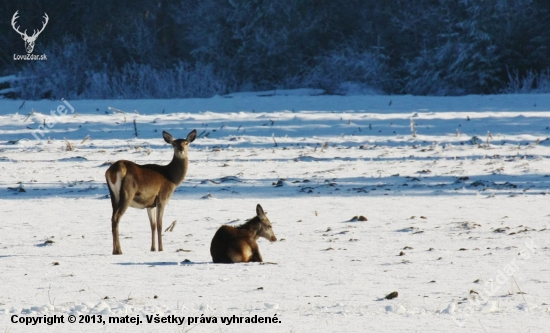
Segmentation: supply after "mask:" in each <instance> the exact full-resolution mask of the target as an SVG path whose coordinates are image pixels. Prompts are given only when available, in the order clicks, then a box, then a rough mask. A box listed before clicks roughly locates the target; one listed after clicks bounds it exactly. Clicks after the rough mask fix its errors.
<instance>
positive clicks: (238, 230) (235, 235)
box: [210, 205, 277, 264]
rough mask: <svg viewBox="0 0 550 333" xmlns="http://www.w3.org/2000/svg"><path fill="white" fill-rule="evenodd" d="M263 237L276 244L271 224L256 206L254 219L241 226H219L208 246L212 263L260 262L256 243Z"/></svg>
mask: <svg viewBox="0 0 550 333" xmlns="http://www.w3.org/2000/svg"><path fill="white" fill-rule="evenodd" d="M260 237H263V238H265V239H267V240H269V241H270V242H276V241H277V237H275V233H274V232H273V228H272V227H271V222H269V219H268V218H267V216H265V213H264V210H263V209H262V206H260V205H257V206H256V217H254V218H252V219H250V220H249V221H248V222H246V223H245V224H243V225H240V226H238V227H232V226H228V225H223V226H221V227H220V228H219V229H218V231H216V234H215V235H214V238H212V243H211V244H210V254H211V255H212V261H213V262H214V263H221V264H231V263H237V262H262V255H261V254H260V250H259V248H258V243H256V241H257V240H258V238H260Z"/></svg>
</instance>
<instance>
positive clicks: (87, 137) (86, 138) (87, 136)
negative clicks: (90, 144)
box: [80, 134, 90, 144]
mask: <svg viewBox="0 0 550 333" xmlns="http://www.w3.org/2000/svg"><path fill="white" fill-rule="evenodd" d="M88 139H90V134H88V135H86V137H85V138H84V140H82V142H81V143H80V144H83V143H84V142H85V141H86V140H88Z"/></svg>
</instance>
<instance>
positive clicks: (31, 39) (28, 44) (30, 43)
mask: <svg viewBox="0 0 550 333" xmlns="http://www.w3.org/2000/svg"><path fill="white" fill-rule="evenodd" d="M18 13H19V11H16V12H15V14H13V17H12V18H11V26H12V27H13V30H15V31H17V33H18V34H20V35H21V38H23V40H24V41H25V49H26V50H27V53H32V50H34V43H35V42H36V39H37V38H38V36H39V35H40V34H41V33H42V31H44V28H45V27H46V25H48V21H49V20H50V18H49V17H48V14H46V13H44V16H42V17H43V18H44V19H45V21H44V22H42V29H40V30H33V34H32V36H29V35H27V29H25V31H24V32H21V31H19V27H15V25H16V24H17V23H16V22H15V21H17V19H18V18H19V16H17V14H18Z"/></svg>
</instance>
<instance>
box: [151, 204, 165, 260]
mask: <svg viewBox="0 0 550 333" xmlns="http://www.w3.org/2000/svg"><path fill="white" fill-rule="evenodd" d="M162 214H164V204H162V203H161V202H160V200H159V199H157V234H158V238H159V251H162ZM153 237H154V235H153Z"/></svg>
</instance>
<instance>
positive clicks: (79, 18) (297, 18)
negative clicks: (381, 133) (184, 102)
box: [0, 0, 550, 99]
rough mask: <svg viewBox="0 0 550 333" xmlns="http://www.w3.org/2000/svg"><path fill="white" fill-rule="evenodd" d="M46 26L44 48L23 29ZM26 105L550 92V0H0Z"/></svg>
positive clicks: (10, 69) (9, 54) (6, 61)
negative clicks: (285, 94)
mask: <svg viewBox="0 0 550 333" xmlns="http://www.w3.org/2000/svg"><path fill="white" fill-rule="evenodd" d="M16 10H18V11H19V12H18V13H19V18H18V20H17V24H18V25H19V26H21V30H24V29H27V31H28V32H29V34H30V31H32V30H33V29H39V28H40V27H41V26H42V22H43V20H44V18H43V17H42V16H43V15H44V13H47V15H48V17H49V22H48V25H47V26H46V28H45V29H44V31H43V32H42V33H41V34H40V36H39V37H38V39H37V41H36V46H35V49H34V52H33V53H34V54H46V55H47V60H46V61H22V60H14V54H25V53H26V52H25V47H24V42H23V40H22V39H21V37H20V36H19V34H18V33H16V32H15V31H14V30H13V28H12V25H11V20H12V16H13V14H14V13H15V12H16ZM0 13H2V15H1V17H0V21H1V22H0V45H1V46H2V49H3V50H4V54H3V56H2V60H1V63H0V71H1V73H2V74H3V75H13V74H15V75H17V76H18V80H16V81H15V82H14V83H12V84H13V85H14V86H15V88H16V89H17V91H18V97H19V98H24V99H40V98H55V99H58V98H61V97H64V98H70V99H79V98H80V99H82V98H178V97H208V96H212V95H215V94H226V93H230V92H238V91H258V90H270V89H283V88H284V89H287V88H303V87H311V88H321V89H324V90H325V91H326V92H327V93H330V94H345V93H348V92H350V91H351V92H352V91H355V92H361V91H363V92H377V93H385V94H415V95H464V94H490V93H516V92H550V72H549V70H550V50H549V46H550V1H548V0H415V1H410V0H388V1H380V0H362V1H361V0H346V1H330V0H156V1H149V0H135V1H127V0H120V1H112V0H96V1H81V0H70V1H69V0H50V1H40V0H34V1H24V2H20V3H17V2H15V1H7V0H4V1H3V2H2V3H0Z"/></svg>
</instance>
